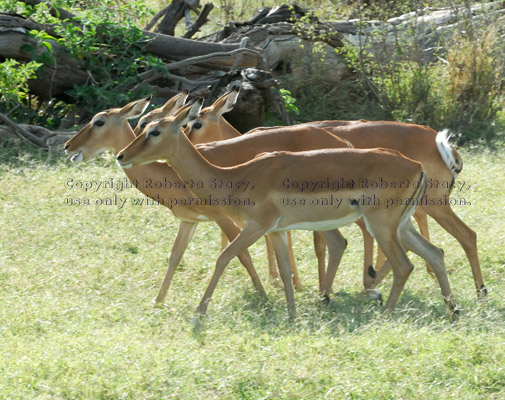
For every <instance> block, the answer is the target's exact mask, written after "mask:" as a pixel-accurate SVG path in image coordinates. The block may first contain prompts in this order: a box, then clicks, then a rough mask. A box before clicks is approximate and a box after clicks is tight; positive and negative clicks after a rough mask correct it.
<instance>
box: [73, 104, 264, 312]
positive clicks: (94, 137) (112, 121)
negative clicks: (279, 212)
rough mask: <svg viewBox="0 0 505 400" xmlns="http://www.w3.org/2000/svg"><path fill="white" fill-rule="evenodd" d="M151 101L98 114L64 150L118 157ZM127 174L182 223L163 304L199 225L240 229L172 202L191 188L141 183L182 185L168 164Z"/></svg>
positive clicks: (247, 261)
mask: <svg viewBox="0 0 505 400" xmlns="http://www.w3.org/2000/svg"><path fill="white" fill-rule="evenodd" d="M149 101H150V100H149V99H142V100H139V101H135V102H132V103H130V104H127V105H126V106H124V107H123V108H115V109H110V110H107V111H103V112H100V113H98V114H96V115H95V116H94V117H93V119H92V120H91V122H90V123H89V124H87V125H86V126H85V127H84V128H82V129H81V130H80V131H79V132H78V133H77V134H76V135H75V136H73V137H72V138H71V139H70V140H68V141H67V142H66V143H65V151H66V152H69V153H75V154H74V155H73V156H72V158H71V161H72V162H80V161H83V160H85V159H87V158H90V157H93V156H95V155H97V154H99V153H101V152H103V151H106V150H110V151H112V152H113V153H114V154H115V155H116V154H117V153H119V151H120V150H121V149H122V148H124V147H125V146H126V145H128V144H129V143H130V142H131V141H132V140H133V139H135V134H134V132H133V130H132V129H131V127H130V124H129V123H128V120H129V119H132V118H137V117H139V116H140V115H141V114H142V113H143V112H144V110H145V108H146V107H147V106H148V104H149ZM125 173H126V175H127V177H128V179H129V180H130V181H132V182H140V184H139V185H136V187H137V188H138V189H139V190H140V191H141V192H142V193H144V194H145V195H147V196H148V197H150V198H152V199H153V200H156V201H158V202H159V203H160V204H162V205H164V206H166V207H169V206H170V207H169V208H170V210H171V211H172V212H173V213H174V215H175V216H176V217H177V218H178V219H179V220H180V224H179V230H178V232H177V236H176V238H175V242H174V244H173V247H172V250H171V253H170V258H169V267H168V271H167V273H166V275H165V279H164V281H163V283H162V286H161V288H160V290H159V293H158V295H157V297H156V303H161V302H163V300H164V299H165V297H166V294H167V291H168V288H169V286H170V282H171V280H172V277H173V273H174V272H175V269H176V268H177V266H178V265H179V263H180V260H181V259H182V256H183V255H184V252H185V250H186V248H187V246H188V244H189V242H190V241H191V238H192V236H193V234H194V232H195V229H196V226H197V224H198V222H205V221H211V220H213V221H215V222H216V223H217V224H218V225H219V227H220V228H221V229H222V231H223V232H224V233H225V234H226V235H227V236H228V237H229V238H230V239H233V238H234V237H236V236H237V234H238V231H239V230H238V228H237V227H236V225H235V224H234V223H233V221H231V220H230V219H229V218H228V217H226V216H224V215H222V214H221V213H218V212H215V211H213V210H212V209H208V208H207V207H204V206H199V205H194V206H183V205H180V204H172V203H171V199H174V198H178V197H184V198H191V197H193V196H192V194H191V192H190V191H189V190H188V189H185V188H176V185H171V186H170V187H162V188H156V187H150V186H149V185H144V184H142V183H143V182H144V181H145V179H151V180H152V181H163V180H164V179H166V180H167V181H169V182H173V183H180V179H179V177H178V176H177V174H176V173H175V172H174V171H173V169H172V168H170V167H169V166H168V165H167V164H165V163H152V164H149V165H143V166H140V167H136V168H131V169H128V170H125ZM239 259H240V261H241V263H242V264H243V265H244V267H245V268H246V270H247V272H248V273H249V275H250V276H251V279H252V281H253V283H254V285H255V287H256V288H257V290H258V292H259V294H260V295H261V296H262V297H264V298H266V292H265V290H264V288H263V286H262V284H261V281H260V280H259V278H258V275H257V273H256V271H255V269H254V266H253V263H252V260H251V257H250V255H249V253H248V252H243V253H241V254H239Z"/></svg>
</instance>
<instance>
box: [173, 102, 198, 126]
mask: <svg viewBox="0 0 505 400" xmlns="http://www.w3.org/2000/svg"><path fill="white" fill-rule="evenodd" d="M202 105H203V98H201V97H197V98H195V99H193V100H192V101H190V102H189V103H188V104H186V105H185V106H184V107H183V108H181V109H180V110H179V111H178V112H177V113H176V114H175V115H174V120H175V122H176V123H177V124H178V125H179V126H180V127H182V126H184V125H187V124H188V123H189V122H190V121H192V120H194V119H195V118H196V117H198V114H199V113H200V110H201V109H202Z"/></svg>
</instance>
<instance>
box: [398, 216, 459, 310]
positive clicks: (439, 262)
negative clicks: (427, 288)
mask: <svg viewBox="0 0 505 400" xmlns="http://www.w3.org/2000/svg"><path fill="white" fill-rule="evenodd" d="M400 234H401V241H402V243H403V244H404V246H405V247H406V248H407V249H408V250H412V251H413V252H414V253H416V254H417V255H419V256H421V257H422V258H424V260H425V261H426V262H428V263H429V264H430V265H431V266H432V267H433V270H434V273H435V275H436V277H437V280H438V283H439V285H440V289H441V291H442V296H443V297H444V301H445V305H446V308H447V311H448V313H449V315H450V316H451V317H452V318H456V317H457V311H456V306H455V304H454V301H453V296H452V291H451V286H450V284H449V277H448V276H447V270H446V268H445V263H444V252H443V251H442V249H440V248H438V247H435V246H434V245H433V244H432V243H430V242H429V241H428V240H426V239H425V238H424V237H423V236H421V235H420V234H419V233H418V232H417V231H416V230H415V229H414V226H413V225H412V223H411V222H410V221H408V222H407V223H406V224H405V225H404V226H402V227H401V230H400Z"/></svg>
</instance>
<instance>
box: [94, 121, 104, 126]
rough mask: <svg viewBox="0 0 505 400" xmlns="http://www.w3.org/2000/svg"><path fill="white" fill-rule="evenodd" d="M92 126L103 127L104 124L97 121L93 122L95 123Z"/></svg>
mask: <svg viewBox="0 0 505 400" xmlns="http://www.w3.org/2000/svg"><path fill="white" fill-rule="evenodd" d="M93 125H95V126H104V125H105V122H104V121H101V120H98V121H95V123H94V124H93Z"/></svg>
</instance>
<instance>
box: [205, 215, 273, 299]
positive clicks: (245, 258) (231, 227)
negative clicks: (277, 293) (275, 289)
mask: <svg viewBox="0 0 505 400" xmlns="http://www.w3.org/2000/svg"><path fill="white" fill-rule="evenodd" d="M215 221H216V222H217V223H218V225H219V227H220V228H221V230H222V231H223V232H224V233H225V234H226V237H227V238H228V239H229V240H230V241H232V240H233V239H235V238H236V237H237V236H238V234H239V233H240V229H239V228H238V227H237V226H236V225H235V224H234V223H233V221H232V220H231V219H229V218H228V217H223V216H219V217H215ZM223 251H224V250H223ZM237 256H238V259H239V260H240V262H241V263H242V265H243V266H244V267H245V269H246V270H247V272H248V274H249V276H250V277H251V280H252V282H253V284H254V286H255V287H256V290H258V293H259V295H260V296H261V297H262V298H263V299H264V300H267V299H268V296H267V293H266V292H265V289H264V288H263V285H262V283H261V280H260V278H259V276H258V273H257V272H256V269H255V268H254V265H253V262H252V259H251V255H250V254H249V251H248V250H247V249H245V250H243V251H241V252H239V253H238V255H237Z"/></svg>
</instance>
